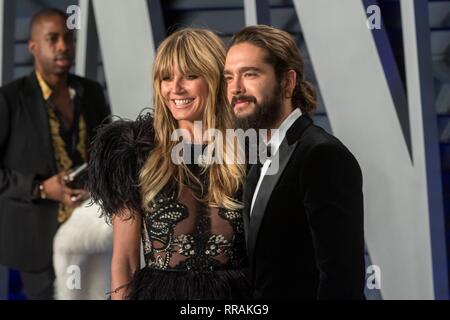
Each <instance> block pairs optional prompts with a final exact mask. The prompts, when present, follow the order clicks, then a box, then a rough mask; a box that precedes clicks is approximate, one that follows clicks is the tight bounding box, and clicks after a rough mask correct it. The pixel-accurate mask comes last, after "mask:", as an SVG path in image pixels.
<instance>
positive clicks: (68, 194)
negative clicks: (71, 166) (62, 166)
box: [42, 171, 88, 207]
mask: <svg viewBox="0 0 450 320" xmlns="http://www.w3.org/2000/svg"><path fill="white" fill-rule="evenodd" d="M67 174H68V173H67V172H66V171H62V172H60V173H58V174H56V175H54V176H52V177H50V178H48V179H47V180H45V181H43V182H42V185H43V186H44V192H45V194H46V195H47V199H50V200H54V201H57V202H61V203H63V204H65V205H67V206H69V207H78V206H79V205H80V204H81V203H82V202H83V201H84V200H85V199H86V198H87V194H88V193H87V191H86V190H82V189H71V188H69V187H67V186H66V183H65V180H66V179H65V177H66V176H67Z"/></svg>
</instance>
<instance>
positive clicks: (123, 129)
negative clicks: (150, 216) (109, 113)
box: [88, 113, 154, 221]
mask: <svg viewBox="0 0 450 320" xmlns="http://www.w3.org/2000/svg"><path fill="white" fill-rule="evenodd" d="M153 146H154V131H153V118H152V116H151V114H150V113H147V114H145V115H142V116H139V117H138V118H137V120H136V121H130V120H124V119H120V120H117V121H114V122H113V123H110V124H107V125H103V126H101V127H100V128H99V129H98V130H97V133H96V135H95V138H94V139H93V141H92V143H91V146H90V160H89V173H88V174H89V182H88V188H89V191H90V193H91V197H92V200H93V201H94V202H95V203H97V204H98V205H100V207H101V208H102V211H103V214H104V215H105V216H106V218H107V219H108V220H109V221H110V219H111V218H112V216H113V215H123V214H124V209H126V208H128V209H131V211H132V212H133V213H135V214H140V213H141V211H142V210H141V208H142V205H141V196H140V191H139V187H138V184H139V171H140V170H141V168H142V166H143V165H144V163H145V161H146V159H147V157H148V154H149V152H150V151H151V150H152V148H153Z"/></svg>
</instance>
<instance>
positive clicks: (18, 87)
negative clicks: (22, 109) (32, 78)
mask: <svg viewBox="0 0 450 320" xmlns="http://www.w3.org/2000/svg"><path fill="white" fill-rule="evenodd" d="M28 81H29V76H25V77H20V78H18V79H15V80H12V81H10V82H8V83H6V84H4V85H3V86H1V87H0V93H2V94H4V95H17V93H19V92H21V91H23V90H24V89H25V87H26V84H27V83H28Z"/></svg>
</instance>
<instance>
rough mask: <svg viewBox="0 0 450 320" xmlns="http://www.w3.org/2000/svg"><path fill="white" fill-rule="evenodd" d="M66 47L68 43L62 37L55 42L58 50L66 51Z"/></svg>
mask: <svg viewBox="0 0 450 320" xmlns="http://www.w3.org/2000/svg"><path fill="white" fill-rule="evenodd" d="M67 48H68V45H67V43H66V41H64V39H63V38H62V37H60V38H59V39H58V43H57V44H56V49H57V51H58V52H66V51H67Z"/></svg>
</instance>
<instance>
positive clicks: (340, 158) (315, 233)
mask: <svg viewBox="0 0 450 320" xmlns="http://www.w3.org/2000/svg"><path fill="white" fill-rule="evenodd" d="M277 153H278V156H279V170H278V173H277V174H274V175H266V176H265V177H264V179H263V181H262V183H261V186H260V189H259V192H258V195H257V198H256V200H255V204H254V207H253V211H252V214H251V217H250V214H249V210H250V204H251V201H252V197H253V193H254V191H255V187H256V183H257V181H258V178H259V177H258V174H257V170H256V169H255V167H252V168H251V170H250V172H249V175H248V178H247V182H246V185H245V187H244V205H245V209H244V223H245V230H246V239H247V249H248V253H249V261H250V277H251V281H252V283H253V286H254V298H255V299H363V297H364V296H363V289H364V279H365V270H364V234H363V194H362V175H361V170H360V167H359V165H358V163H357V161H356V159H355V158H354V157H353V155H352V154H351V153H350V151H349V150H348V149H347V148H346V147H345V146H344V145H343V144H342V143H341V142H340V141H339V140H338V139H336V138H335V137H333V136H331V135H329V134H328V133H326V132H325V131H324V130H323V129H321V128H320V127H317V126H315V125H314V124H313V123H312V120H311V118H310V117H309V116H307V115H302V116H301V117H300V118H298V119H297V120H296V121H295V122H294V124H293V125H292V126H291V128H290V129H289V130H288V132H287V134H286V137H285V139H284V140H283V142H282V143H281V145H280V148H279V149H278V152H277Z"/></svg>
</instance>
